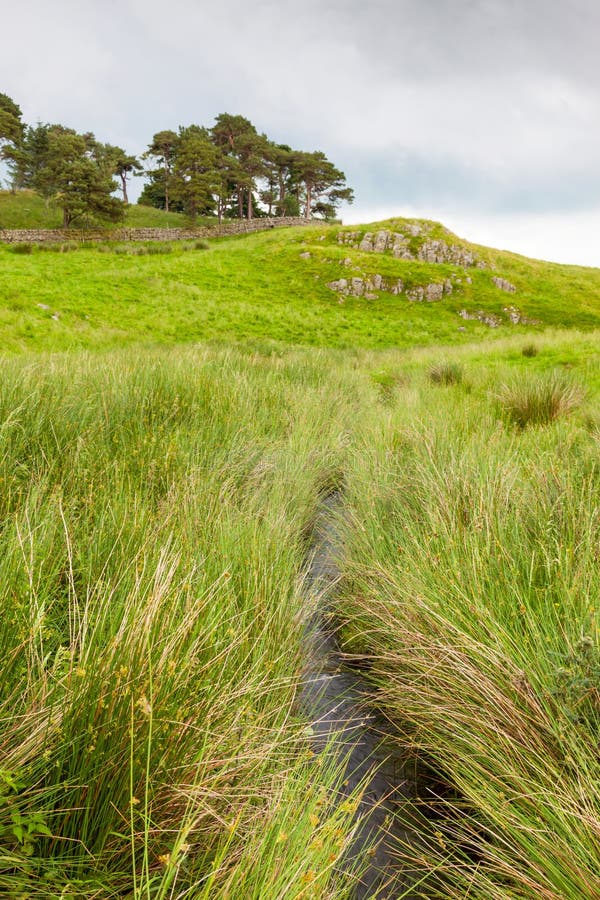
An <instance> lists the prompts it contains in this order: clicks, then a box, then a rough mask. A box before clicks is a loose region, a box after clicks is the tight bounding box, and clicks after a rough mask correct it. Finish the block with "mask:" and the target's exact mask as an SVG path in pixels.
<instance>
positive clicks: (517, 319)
mask: <svg viewBox="0 0 600 900" xmlns="http://www.w3.org/2000/svg"><path fill="white" fill-rule="evenodd" d="M504 312H505V313H506V315H507V316H508V321H509V322H511V323H512V324H513V325H541V322H540V320H539V319H530V318H529V316H526V315H524V313H522V312H521V310H520V309H517V307H516V306H505V307H504Z"/></svg>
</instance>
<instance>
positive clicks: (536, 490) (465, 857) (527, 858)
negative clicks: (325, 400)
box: [336, 385, 600, 900]
mask: <svg viewBox="0 0 600 900" xmlns="http://www.w3.org/2000/svg"><path fill="white" fill-rule="evenodd" d="M432 394H434V392H433V390H432V389H431V388H429V389H427V388H426V387H423V389H422V390H421V393H420V395H419V398H418V401H417V402H416V403H415V402H413V406H412V407H411V409H410V411H407V410H406V409H405V408H404V407H403V406H402V405H401V404H400V405H398V407H396V408H395V409H394V411H393V413H392V414H391V415H389V417H388V419H387V420H386V421H382V422H379V423H375V422H374V421H372V423H371V428H372V432H371V434H370V435H369V436H366V437H365V445H364V446H363V447H360V446H359V447H358V448H357V451H356V454H355V455H354V456H353V457H352V466H351V472H350V473H349V474H348V486H349V487H348V493H349V495H350V496H351V507H352V514H351V516H350V518H346V535H347V536H346V552H345V578H344V583H343V588H342V590H341V593H340V595H339V598H338V600H337V603H336V611H337V613H338V615H339V616H340V617H341V618H342V619H343V621H344V623H345V624H344V635H345V641H346V648H347V651H348V652H349V653H350V654H358V655H359V657H360V660H361V664H362V665H363V666H366V667H367V668H368V671H369V672H370V676H371V678H372V681H373V685H374V686H375V687H376V689H377V691H378V695H379V701H378V702H379V703H380V705H381V707H382V708H383V710H384V711H385V714H386V716H387V717H388V719H391V720H392V722H393V723H394V725H395V727H396V729H397V732H396V740H397V743H398V746H399V747H404V748H406V749H407V751H408V752H410V753H416V754H417V755H420V756H422V758H423V759H424V760H425V761H426V763H427V766H428V768H429V769H430V770H431V771H433V772H434V773H435V774H436V783H434V784H433V785H431V786H430V788H429V791H425V792H424V794H423V797H422V799H423V802H427V803H428V805H429V807H430V810H432V811H434V812H435V815H436V821H435V825H434V833H433V834H431V835H429V836H428V837H426V844H427V846H426V848H425V851H424V853H423V854H422V857H421V862H422V864H423V865H424V867H425V868H426V869H428V870H429V872H430V877H429V878H428V879H427V880H426V882H425V883H424V885H423V887H422V893H421V894H418V895H419V896H423V897H427V898H431V897H447V898H450V897H456V898H458V897H467V896H468V897H476V898H480V900H484V898H485V900H489V898H497V900H504V898H506V897H509V896H510V897H518V898H523V900H525V898H527V900H534V898H539V897H545V898H551V900H559V898H565V897H578V898H579V897H581V898H584V897H585V898H590V900H591V898H593V897H595V896H596V894H597V871H598V846H599V842H600V804H599V794H598V770H597V743H598V739H599V738H600V666H599V661H600V645H599V641H598V622H597V616H598V609H597V597H598V592H599V590H600V575H599V569H598V552H597V537H598V508H599V505H600V478H599V473H598V466H597V452H598V443H597V438H595V437H594V436H593V435H590V434H589V432H588V431H587V430H586V429H585V427H584V426H583V425H580V424H579V423H577V422H576V421H575V420H573V421H572V422H565V421H557V422H555V423H551V424H550V425H549V426H548V427H547V428H546V429H544V430H539V429H538V430H533V429H531V430H526V431H522V432H515V431H514V430H504V429H499V428H498V426H497V422H495V421H494V418H493V416H492V415H491V414H490V410H489V406H488V404H487V402H486V395H485V390H481V385H480V386H479V387H478V388H477V389H476V390H474V392H473V393H472V394H471V395H469V396H467V397H465V396H461V395H459V394H455V393H451V394H449V395H448V397H447V399H446V401H445V403H444V408H440V406H439V404H438V402H437V401H436V399H435V397H432ZM596 397H597V394H596ZM595 402H597V401H595ZM367 448H369V449H367ZM430 784H431V783H430ZM444 785H445V788H444ZM432 791H433V793H432ZM406 852H407V856H408V857H409V858H411V857H414V848H413V849H412V850H411V848H407V851H406Z"/></svg>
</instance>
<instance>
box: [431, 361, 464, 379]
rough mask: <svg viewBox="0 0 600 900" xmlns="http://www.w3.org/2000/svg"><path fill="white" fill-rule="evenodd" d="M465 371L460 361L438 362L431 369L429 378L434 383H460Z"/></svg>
mask: <svg viewBox="0 0 600 900" xmlns="http://www.w3.org/2000/svg"><path fill="white" fill-rule="evenodd" d="M462 377H463V372H462V368H461V367H460V365H458V363H454V362H438V363H434V365H433V366H431V368H430V369H429V380H430V381H431V382H432V383H433V384H440V385H450V384H460V383H461V381H462Z"/></svg>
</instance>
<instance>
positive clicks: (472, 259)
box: [337, 224, 485, 268]
mask: <svg viewBox="0 0 600 900" xmlns="http://www.w3.org/2000/svg"><path fill="white" fill-rule="evenodd" d="M405 230H406V233H405V232H403V231H399V230H397V231H390V230H389V229H382V230H381V231H377V232H371V231H367V232H366V233H365V234H364V235H362V237H361V232H359V231H340V232H339V233H338V237H337V240H338V243H339V244H348V245H349V246H352V247H357V248H358V249H359V250H360V251H361V253H386V252H391V254H392V255H393V256H394V257H395V258H396V259H406V260H411V259H419V260H421V261H422V262H429V263H439V264H441V263H447V264H450V265H457V266H462V267H463V268H469V267H472V266H478V267H479V268H485V263H484V262H483V261H482V260H480V259H479V258H478V256H477V255H476V254H475V253H473V251H472V250H468V249H467V248H465V247H461V246H460V245H459V244H448V243H446V241H443V240H424V241H423V243H422V244H421V246H420V247H419V249H418V251H417V252H416V254H415V253H414V252H412V251H411V248H410V238H414V237H418V236H420V235H423V234H424V233H425V227H424V226H421V225H416V224H415V225H407V226H406V229H405Z"/></svg>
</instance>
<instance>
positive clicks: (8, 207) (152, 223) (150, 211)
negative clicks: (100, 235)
mask: <svg viewBox="0 0 600 900" xmlns="http://www.w3.org/2000/svg"><path fill="white" fill-rule="evenodd" d="M211 221H212V220H211ZM122 224H123V225H124V226H126V227H128V228H182V227H184V226H185V225H186V224H187V222H186V219H185V216H183V215H181V214H180V213H167V212H165V211H164V210H163V209H154V208H153V207H151V206H138V205H137V204H132V205H130V206H128V207H127V209H126V211H125V221H124V222H123V223H122ZM75 225H77V223H75ZM102 227H103V228H116V227H119V226H117V225H106V224H103V225H102ZM2 228H7V229H10V228H25V229H27V228H62V213H61V211H60V209H58V208H57V207H56V206H54V205H52V204H51V203H46V201H45V200H44V199H43V197H40V196H39V194H36V193H35V192H34V191H19V192H18V193H14V194H13V193H12V192H11V191H0V229H2Z"/></svg>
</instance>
